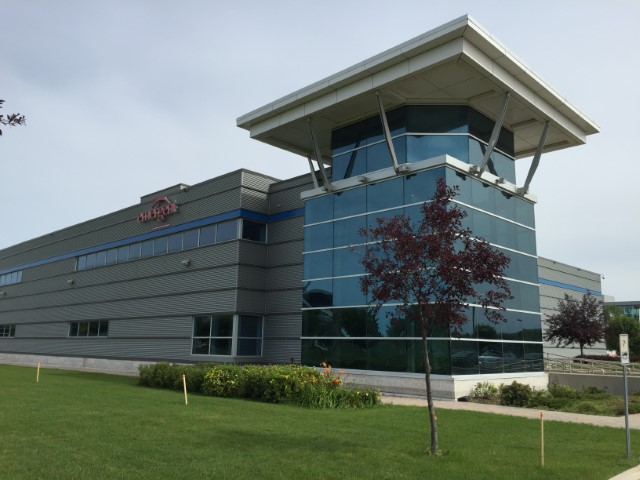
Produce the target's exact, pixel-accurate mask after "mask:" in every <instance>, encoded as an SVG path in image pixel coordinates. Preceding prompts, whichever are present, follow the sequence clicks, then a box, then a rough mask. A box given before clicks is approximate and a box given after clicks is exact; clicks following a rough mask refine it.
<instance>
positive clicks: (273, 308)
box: [267, 287, 302, 315]
mask: <svg viewBox="0 0 640 480" xmlns="http://www.w3.org/2000/svg"><path fill="white" fill-rule="evenodd" d="M301 308H302V287H300V288H297V289H295V290H280V291H276V292H268V293H267V313H268V314H269V315H272V314H278V313H293V312H299V311H300V309H301Z"/></svg>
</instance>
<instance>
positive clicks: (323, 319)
mask: <svg viewBox="0 0 640 480" xmlns="http://www.w3.org/2000/svg"><path fill="white" fill-rule="evenodd" d="M466 317H467V322H466V323H465V324H464V325H462V326H460V327H458V328H454V327H451V328H450V329H449V328H446V327H445V328H442V327H438V326H435V325H434V326H433V327H432V328H431V331H430V332H429V337H432V338H462V339H486V340H508V341H525V342H541V341H542V329H541V326H540V315H536V314H532V313H522V312H513V311H508V312H503V317H504V321H503V322H497V323H494V322H492V321H491V320H489V319H487V317H486V314H485V312H484V310H483V309H482V308H480V307H468V308H467V311H466ZM302 336H303V337H318V338H322V337H324V338H340V337H356V338H381V337H408V338H411V337H415V338H418V337H421V336H422V331H421V328H420V324H419V322H418V321H416V320H413V319H407V318H405V316H404V315H402V314H399V313H398V312H397V310H396V308H395V307H393V306H385V307H382V308H380V310H379V311H378V312H376V311H375V309H373V308H367V307H353V308H333V309H331V308H325V309H317V310H305V311H303V312H302Z"/></svg>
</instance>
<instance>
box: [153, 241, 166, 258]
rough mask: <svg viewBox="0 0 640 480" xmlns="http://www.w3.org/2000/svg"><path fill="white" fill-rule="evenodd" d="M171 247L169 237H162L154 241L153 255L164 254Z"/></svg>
mask: <svg viewBox="0 0 640 480" xmlns="http://www.w3.org/2000/svg"><path fill="white" fill-rule="evenodd" d="M168 247H169V238H167V237H160V238H156V239H155V240H154V241H153V255H154V256H156V255H164V254H165V253H167V250H168Z"/></svg>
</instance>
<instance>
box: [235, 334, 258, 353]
mask: <svg viewBox="0 0 640 480" xmlns="http://www.w3.org/2000/svg"><path fill="white" fill-rule="evenodd" d="M237 348H238V351H237V355H246V356H252V357H255V356H258V357H259V356H260V355H262V339H249V338H239V339H238V347H237Z"/></svg>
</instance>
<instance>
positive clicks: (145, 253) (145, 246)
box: [129, 240, 153, 258]
mask: <svg viewBox="0 0 640 480" xmlns="http://www.w3.org/2000/svg"><path fill="white" fill-rule="evenodd" d="M129 256H131V251H129ZM140 256H141V257H142V258H146V257H151V256H153V240H145V241H144V242H142V251H141V253H140Z"/></svg>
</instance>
